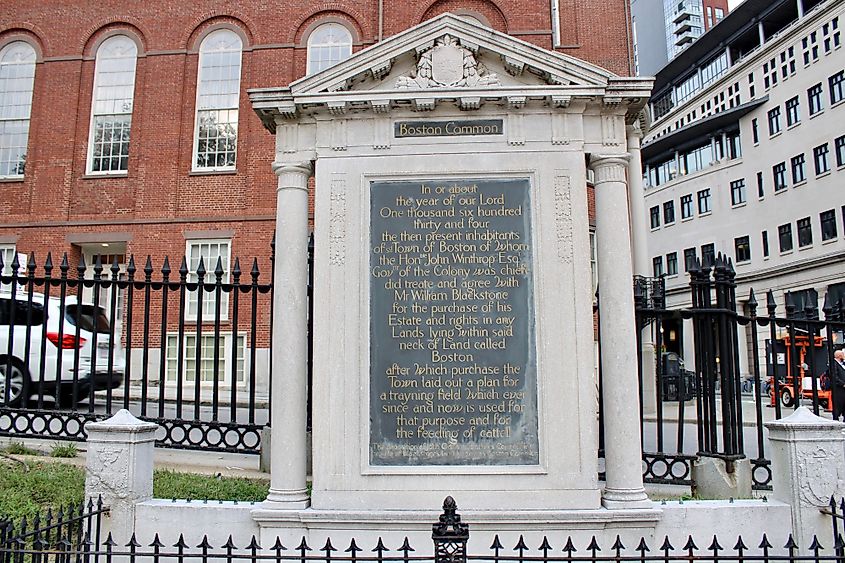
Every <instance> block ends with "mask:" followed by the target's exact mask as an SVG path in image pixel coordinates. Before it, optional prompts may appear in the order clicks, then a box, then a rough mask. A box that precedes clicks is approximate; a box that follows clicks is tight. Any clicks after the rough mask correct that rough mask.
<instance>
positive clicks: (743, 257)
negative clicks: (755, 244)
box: [734, 235, 751, 262]
mask: <svg viewBox="0 0 845 563" xmlns="http://www.w3.org/2000/svg"><path fill="white" fill-rule="evenodd" d="M734 249H735V251H736V254H735V258H736V261H737V262H748V261H749V260H751V244H750V243H749V242H748V236H747V235H746V236H744V237H737V238H735V239H734Z"/></svg>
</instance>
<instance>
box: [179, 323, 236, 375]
mask: <svg viewBox="0 0 845 563" xmlns="http://www.w3.org/2000/svg"><path fill="white" fill-rule="evenodd" d="M200 342H201V343H202V345H201V348H200V369H199V374H200V383H209V384H210V383H213V382H214V379H215V374H216V375H217V381H218V383H219V384H222V385H231V382H232V365H231V362H232V346H233V345H234V346H235V362H236V365H235V366H234V371H235V383H236V384H243V383H245V382H246V369H245V364H244V362H245V360H244V358H245V354H244V352H245V350H246V336H245V335H244V334H238V338H237V339H236V340H235V339H233V338H232V332H231V331H230V332H227V333H221V334H220V338H215V335H214V334H203V335H201V336H200ZM215 344H216V346H215ZM215 352H216V357H217V362H216V363H215V361H214V359H215ZM180 355H181V359H182V370H183V373H182V381H186V382H194V381H195V380H196V377H197V365H196V363H197V335H196V334H185V335H184V336H183V341H182V345H181V346H180V342H179V335H178V334H168V335H167V358H166V370H167V372H166V373H167V376H166V377H167V381H169V382H176V381H177V380H178V379H179V374H178V368H179V357H180Z"/></svg>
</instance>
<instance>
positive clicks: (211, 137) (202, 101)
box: [193, 29, 243, 170]
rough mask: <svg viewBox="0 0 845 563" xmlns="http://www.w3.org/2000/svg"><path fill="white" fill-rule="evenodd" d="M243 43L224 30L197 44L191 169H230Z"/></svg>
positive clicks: (236, 141) (235, 151)
mask: <svg viewBox="0 0 845 563" xmlns="http://www.w3.org/2000/svg"><path fill="white" fill-rule="evenodd" d="M242 48H243V42H242V41H241V38H240V37H238V35H237V34H236V33H235V32H233V31H230V30H228V29H219V30H217V31H214V32H212V33H210V34H208V36H207V37H206V38H205V39H203V40H202V44H201V45H200V58H199V69H198V70H197V115H196V124H195V126H194V166H193V167H194V170H233V169H234V168H235V156H236V155H237V146H238V105H239V100H240V90H241V50H242Z"/></svg>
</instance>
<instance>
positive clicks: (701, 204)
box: [698, 188, 711, 215]
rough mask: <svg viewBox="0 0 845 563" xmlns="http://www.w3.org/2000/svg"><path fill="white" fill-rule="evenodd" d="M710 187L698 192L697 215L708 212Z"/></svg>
mask: <svg viewBox="0 0 845 563" xmlns="http://www.w3.org/2000/svg"><path fill="white" fill-rule="evenodd" d="M710 209H711V207H710V188H707V189H706V190H700V191H699V192H698V213H699V215H700V214H702V213H709V212H710Z"/></svg>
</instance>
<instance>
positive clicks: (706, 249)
mask: <svg viewBox="0 0 845 563" xmlns="http://www.w3.org/2000/svg"><path fill="white" fill-rule="evenodd" d="M715 263H716V245H714V244H713V243H712V242H711V243H710V244H704V245H702V246H701V265H702V266H703V267H705V268H710V267H711V266H713V264H715Z"/></svg>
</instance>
